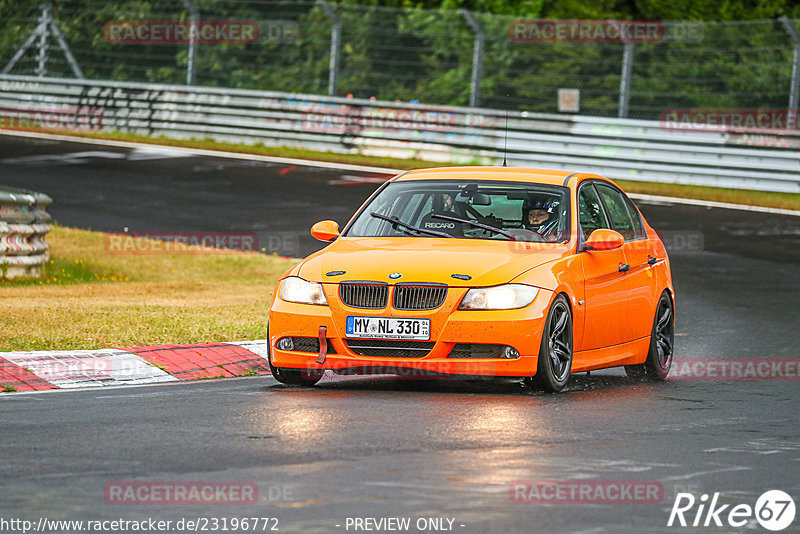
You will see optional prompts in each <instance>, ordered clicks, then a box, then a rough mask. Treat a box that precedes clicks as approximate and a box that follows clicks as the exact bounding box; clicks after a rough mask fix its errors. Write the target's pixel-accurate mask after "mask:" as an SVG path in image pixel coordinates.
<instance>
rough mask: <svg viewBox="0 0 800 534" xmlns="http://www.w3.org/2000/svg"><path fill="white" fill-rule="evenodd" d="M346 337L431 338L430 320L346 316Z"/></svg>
mask: <svg viewBox="0 0 800 534" xmlns="http://www.w3.org/2000/svg"><path fill="white" fill-rule="evenodd" d="M345 335H346V336H347V337H368V338H379V339H422V340H428V339H430V338H431V320H430V319H401V318H397V317H354V316H352V315H348V316H347V328H346V329H345Z"/></svg>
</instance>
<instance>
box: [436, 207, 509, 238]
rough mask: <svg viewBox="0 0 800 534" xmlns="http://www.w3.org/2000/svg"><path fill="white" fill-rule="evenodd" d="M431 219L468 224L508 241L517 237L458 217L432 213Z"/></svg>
mask: <svg viewBox="0 0 800 534" xmlns="http://www.w3.org/2000/svg"><path fill="white" fill-rule="evenodd" d="M432 217H433V218H434V219H443V220H445V221H451V222H457V223H463V224H468V225H470V226H474V227H475V228H482V229H484V230H489V231H490V232H494V233H496V234H500V235H502V236H505V237H507V238H508V239H509V240H510V241H516V240H517V237H516V236H515V235H514V234H512V233H511V232H506V231H505V230H501V229H499V228H495V227H494V226H489V225H488V224H483V223H479V222H478V221H468V220H467V219H459V218H458V217H450V216H449V215H440V214H438V213H434V214H433V215H432Z"/></svg>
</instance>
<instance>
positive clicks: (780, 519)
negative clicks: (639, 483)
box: [667, 490, 795, 532]
mask: <svg viewBox="0 0 800 534" xmlns="http://www.w3.org/2000/svg"><path fill="white" fill-rule="evenodd" d="M695 506H696V509H695ZM794 516H795V505H794V500H792V498H791V497H790V496H789V494H788V493H786V492H784V491H781V490H769V491H766V492H764V493H763V494H762V495H761V496H760V497H759V498H758V500H756V504H755V506H754V507H753V506H750V505H749V504H744V503H742V504H737V505H735V506H731V505H730V504H719V493H714V495H713V496H712V497H711V500H710V501H709V497H708V494H705V493H704V494H703V495H701V496H700V498H699V499H696V498H695V496H694V495H692V494H691V493H678V494H677V495H676V496H675V503H674V504H673V505H672V512H670V514H669V521H667V526H668V527H672V526H676V527H678V526H680V527H688V526H691V527H723V526H725V524H726V523H727V526H729V527H734V528H742V527H744V526H745V525H748V524H752V523H753V520H754V519H755V521H758V524H759V525H761V527H762V528H765V529H767V530H771V531H773V532H777V531H779V530H784V529H785V528H787V527H788V526H789V525H791V524H792V522H793V521H794Z"/></svg>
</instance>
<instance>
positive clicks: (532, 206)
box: [522, 196, 557, 241]
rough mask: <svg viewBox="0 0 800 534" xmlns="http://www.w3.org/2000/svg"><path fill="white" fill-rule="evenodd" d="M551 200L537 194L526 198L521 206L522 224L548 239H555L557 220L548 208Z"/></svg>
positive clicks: (550, 205)
mask: <svg viewBox="0 0 800 534" xmlns="http://www.w3.org/2000/svg"><path fill="white" fill-rule="evenodd" d="M551 208H552V202H551V199H550V198H549V197H546V196H538V197H533V198H531V199H529V200H528V203H527V204H525V205H524V206H523V207H522V225H523V227H524V228H526V229H527V230H531V231H533V232H536V233H538V234H540V235H541V236H543V237H545V238H546V239H547V240H548V241H555V240H556V236H555V226H556V224H557V221H556V220H555V219H554V218H553V217H552V214H551V213H550V209H551Z"/></svg>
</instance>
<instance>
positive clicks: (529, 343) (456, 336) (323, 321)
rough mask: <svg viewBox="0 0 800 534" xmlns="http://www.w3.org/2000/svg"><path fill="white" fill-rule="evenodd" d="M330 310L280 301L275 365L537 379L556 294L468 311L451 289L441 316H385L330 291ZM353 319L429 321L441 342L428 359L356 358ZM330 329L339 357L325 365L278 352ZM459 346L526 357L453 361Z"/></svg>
mask: <svg viewBox="0 0 800 534" xmlns="http://www.w3.org/2000/svg"><path fill="white" fill-rule="evenodd" d="M325 292H326V296H327V298H328V302H329V303H330V306H314V305H307V304H294V303H290V302H284V301H282V300H280V298H277V297H276V298H275V300H274V302H273V304H272V308H271V309H270V313H269V344H270V354H271V359H272V364H273V365H274V366H275V367H282V368H288V369H331V370H334V371H336V372H341V373H348V374H374V373H387V374H416V373H413V371H414V370H419V371H422V372H423V373H428V372H429V373H442V374H448V375H468V376H533V375H534V374H535V372H536V367H537V363H538V354H539V347H540V345H541V337H542V330H543V327H544V322H545V319H546V316H547V310H548V308H549V305H550V302H551V300H552V298H553V293H552V292H551V291H547V290H544V289H542V290H540V291H539V294H538V295H537V297H536V299H535V300H534V301H533V303H532V304H530V305H529V306H527V307H525V308H522V309H518V310H503V311H464V310H458V309H457V307H458V304H459V303H460V302H461V298H462V297H463V296H464V294H465V293H466V289H461V288H451V289H450V291H449V292H448V297H447V299H446V300H445V302H444V304H443V305H442V306H440V307H439V308H437V309H436V310H428V311H400V310H395V309H393V308H391V307H389V308H386V309H382V310H367V309H360V308H349V307H346V306H344V305H342V304H341V302H339V301H338V299H337V298H336V291H335V289H332V288H328V287H326V291H325ZM348 315H355V316H376V317H409V318H429V319H430V321H431V337H430V342H435V344H434V346H433V348H432V349H431V350H430V352H429V353H427V355H425V356H422V357H391V358H390V357H376V356H364V355H360V354H356V353H355V352H353V351H352V350H351V349H350V348H349V347H348V345H347V342H346V337H345V321H346V317H347V316H348ZM321 326H324V327H326V329H327V338H328V340H329V343H330V345H332V347H333V349H334V351H335V353H334V354H331V353H329V354H328V355H327V356H326V358H325V363H323V364H319V363H317V362H316V361H315V360H316V359H317V356H318V354H317V353H314V352H301V351H296V350H292V351H286V350H278V349H277V348H276V343H277V341H278V340H279V339H281V338H283V337H286V336H291V337H314V338H315V337H317V336H318V334H319V331H320V327H321ZM456 343H486V344H502V345H508V346H511V347H513V348H514V349H516V350H517V351H518V352H519V354H520V356H519V357H518V358H514V359H503V358H448V355H449V354H450V352H451V350H452V349H453V346H454V345H455V344H456Z"/></svg>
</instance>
